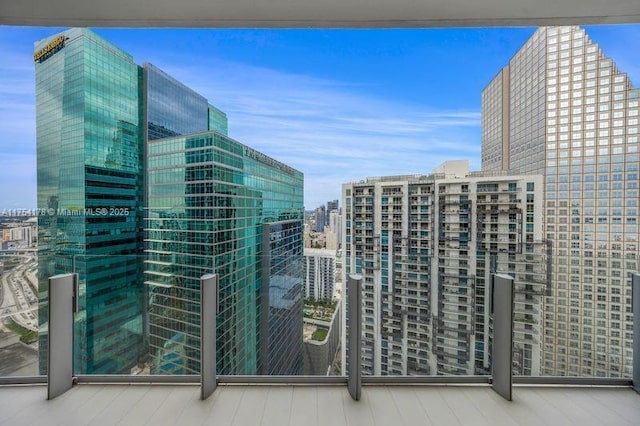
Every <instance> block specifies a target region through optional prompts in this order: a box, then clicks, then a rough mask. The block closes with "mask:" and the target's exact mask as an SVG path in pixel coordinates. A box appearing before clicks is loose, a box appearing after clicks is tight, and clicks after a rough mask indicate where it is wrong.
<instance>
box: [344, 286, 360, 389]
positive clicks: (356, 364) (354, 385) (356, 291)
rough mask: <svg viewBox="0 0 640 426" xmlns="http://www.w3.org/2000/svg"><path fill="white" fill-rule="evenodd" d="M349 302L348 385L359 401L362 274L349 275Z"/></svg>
mask: <svg viewBox="0 0 640 426" xmlns="http://www.w3.org/2000/svg"><path fill="white" fill-rule="evenodd" d="M347 302H348V303H347V308H348V317H347V324H348V326H349V341H348V344H349V369H348V371H347V385H348V387H349V395H351V398H353V399H354V400H355V401H358V400H360V395H361V393H362V359H361V358H362V356H361V350H362V275H359V274H356V275H349V278H348V280H347Z"/></svg>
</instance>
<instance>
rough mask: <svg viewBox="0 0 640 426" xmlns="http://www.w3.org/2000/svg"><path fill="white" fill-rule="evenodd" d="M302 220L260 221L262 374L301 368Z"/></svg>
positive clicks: (299, 371) (287, 372) (298, 371)
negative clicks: (261, 223) (261, 229)
mask: <svg viewBox="0 0 640 426" xmlns="http://www.w3.org/2000/svg"><path fill="white" fill-rule="evenodd" d="M302 223H303V222H302V221H301V220H298V219H294V220H285V221H281V222H273V223H266V224H264V225H263V232H262V253H263V264H262V268H263V270H262V271H263V272H262V293H261V299H262V304H263V306H262V318H263V323H262V330H264V334H263V337H262V347H263V349H262V351H263V352H262V356H263V365H262V373H263V374H270V375H300V374H302V373H303V370H304V363H303V358H302V355H303V354H302V349H303V344H302V342H303V339H302V318H303V315H302V304H303V303H302V302H303V301H302V294H303V286H304V284H303V280H302V277H303V275H302V271H303V266H304V265H303V256H302V249H303V241H302V238H303V225H302ZM264 295H268V297H265V296H264ZM265 320H266V321H265Z"/></svg>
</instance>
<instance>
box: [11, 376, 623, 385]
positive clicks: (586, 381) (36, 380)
mask: <svg viewBox="0 0 640 426" xmlns="http://www.w3.org/2000/svg"><path fill="white" fill-rule="evenodd" d="M46 383H47V376H7V377H0V386H3V385H31V384H46ZM76 383H78V384H87V383H95V384H100V383H105V384H109V383H119V384H138V383H141V384H199V383H200V376H196V375H172V376H169V375H140V376H129V375H79V376H76ZM218 383H219V384H240V385H259V384H303V385H333V384H346V383H347V377H346V376H218ZM489 383H491V377H490V376H377V377H374V376H363V377H362V384H363V385H422V384H433V385H449V384H461V385H465V384H469V385H473V384H489ZM513 383H514V384H517V385H524V386H526V385H551V386H553V385H558V386H566V385H577V386H632V384H633V383H632V381H631V379H625V378H606V377H566V376H549V377H544V376H538V377H531V376H514V377H513Z"/></svg>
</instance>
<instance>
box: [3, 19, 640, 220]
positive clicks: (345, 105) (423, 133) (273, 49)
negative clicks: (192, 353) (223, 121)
mask: <svg viewBox="0 0 640 426" xmlns="http://www.w3.org/2000/svg"><path fill="white" fill-rule="evenodd" d="M61 30H62V29H58V28H24V27H1V26H0V57H1V58H2V60H1V62H0V135H2V136H1V137H0V159H1V163H0V182H2V185H1V186H0V212H1V211H2V210H3V209H13V208H33V207H35V204H36V202H35V200H36V178H35V169H36V158H35V107H34V100H35V95H34V87H35V83H34V66H33V60H32V54H33V43H34V41H36V40H39V39H42V38H44V37H46V36H49V35H52V34H55V33H57V32H59V31H61ZM95 31H96V32H97V33H98V34H100V35H101V36H103V37H104V38H106V39H107V40H109V41H110V42H112V43H113V44H115V45H117V46H119V47H121V48H122V49H124V50H125V51H127V52H129V53H131V54H132V55H133V56H134V58H135V60H136V62H137V63H138V64H142V63H143V62H151V63H153V64H155V65H156V66H158V67H160V68H162V69H163V70H164V71H166V72H168V73H169V74H171V75H173V76H174V77H176V78H177V79H178V80H180V81H182V82H184V83H185V84H186V85H188V86H190V87H192V88H193V89H195V90H196V91H198V92H200V93H201V94H203V95H204V96H205V97H207V99H209V101H210V102H211V103H213V104H214V105H216V106H217V107H219V108H221V109H222V110H224V111H225V112H226V113H227V115H228V117H229V134H230V136H231V137H233V138H235V139H237V140H239V141H240V142H243V143H245V144H247V145H249V146H251V147H253V148H255V149H257V150H259V151H262V152H264V153H266V154H268V155H270V156H272V157H274V158H276V159H278V160H280V161H283V162H285V163H287V164H290V165H291V166H293V167H295V168H297V169H298V170H300V171H302V172H303V173H304V174H305V206H306V208H307V209H311V208H315V207H317V206H318V205H320V204H323V203H326V201H327V200H331V199H335V198H339V195H340V184H341V183H343V182H347V181H353V180H360V179H363V178H365V177H368V176H381V175H389V174H415V173H429V172H430V171H431V170H432V169H433V168H434V167H435V166H437V165H438V164H440V163H441V162H442V161H445V160H448V159H460V158H466V159H469V160H470V161H471V166H472V168H473V169H479V168H480V161H479V157H480V93H481V91H482V89H483V88H484V87H485V86H486V84H487V83H488V82H489V81H490V80H491V79H492V78H493V76H494V75H495V74H496V73H497V72H498V71H499V70H500V68H501V67H503V66H504V65H506V64H507V62H508V61H509V58H510V57H511V56H513V54H514V53H515V52H516V51H517V50H518V49H519V48H520V46H521V45H522V44H523V43H524V42H525V41H526V40H527V39H528V38H529V37H530V36H531V34H533V32H534V31H535V28H484V29H428V30H193V29H189V30H187V29H175V30H159V29H144V30H143V29H126V30H122V29H97V30H95ZM587 33H588V34H589V35H590V36H591V38H592V39H593V40H594V41H595V42H597V43H598V44H600V46H601V47H602V48H603V50H604V52H605V54H606V55H607V56H610V57H612V58H613V59H614V61H615V62H616V63H617V65H618V67H619V68H620V69H621V70H622V71H624V72H627V73H628V74H629V76H630V77H631V79H632V81H633V82H634V83H635V86H636V87H637V86H638V84H640V56H639V54H638V52H640V25H616V26H589V27H587Z"/></svg>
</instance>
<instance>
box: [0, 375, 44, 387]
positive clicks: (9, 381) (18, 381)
mask: <svg viewBox="0 0 640 426" xmlns="http://www.w3.org/2000/svg"><path fill="white" fill-rule="evenodd" d="M46 384H47V376H6V377H0V386H4V385H46Z"/></svg>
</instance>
